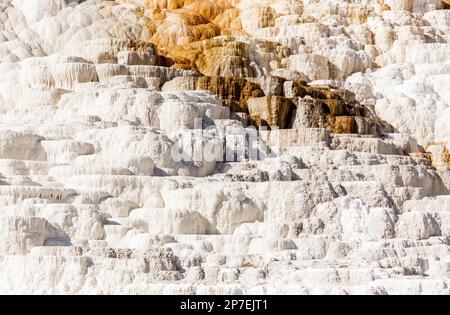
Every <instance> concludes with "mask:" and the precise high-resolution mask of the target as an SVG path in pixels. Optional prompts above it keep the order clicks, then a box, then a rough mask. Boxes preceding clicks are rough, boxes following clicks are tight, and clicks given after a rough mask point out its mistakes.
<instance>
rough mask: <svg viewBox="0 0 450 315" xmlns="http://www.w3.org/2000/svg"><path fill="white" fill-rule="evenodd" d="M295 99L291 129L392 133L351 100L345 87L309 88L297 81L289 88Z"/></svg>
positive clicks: (372, 115) (351, 96)
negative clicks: (293, 119)
mask: <svg viewBox="0 0 450 315" xmlns="http://www.w3.org/2000/svg"><path fill="white" fill-rule="evenodd" d="M292 93H293V94H294V95H296V96H297V97H299V98H298V99H297V116H296V119H295V122H294V126H293V127H294V128H296V127H299V126H302V127H308V128H327V129H329V130H330V131H331V132H333V133H337V134H352V133H353V134H366V135H380V134H381V133H382V132H392V131H393V128H392V126H390V125H388V124H387V123H385V122H382V121H381V120H380V119H379V118H377V117H376V116H375V115H374V114H373V113H372V112H371V111H370V110H369V109H368V108H367V107H365V106H363V105H361V104H359V103H358V102H357V101H356V100H355V95H354V94H353V93H351V92H350V91H348V90H345V89H338V88H333V87H309V86H305V85H304V83H303V82H297V83H296V85H295V86H294V87H293V88H292Z"/></svg>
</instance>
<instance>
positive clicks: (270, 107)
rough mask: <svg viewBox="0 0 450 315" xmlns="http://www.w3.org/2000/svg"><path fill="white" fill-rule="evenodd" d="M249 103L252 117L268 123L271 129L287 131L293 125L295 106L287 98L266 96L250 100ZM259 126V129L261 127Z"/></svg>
mask: <svg viewBox="0 0 450 315" xmlns="http://www.w3.org/2000/svg"><path fill="white" fill-rule="evenodd" d="M247 103H248V111H249V113H250V116H251V117H259V118H260V119H261V120H263V121H266V122H267V124H268V125H269V126H270V127H271V128H274V127H278V128H281V129H286V128H288V127H289V125H290V124H291V121H292V115H293V111H294V109H295V106H294V104H293V103H292V102H291V101H290V100H289V99H287V98H285V97H281V96H266V97H259V98H250V99H249V100H248V102H247ZM260 123H261V122H260ZM257 126H258V127H259V126H260V125H257Z"/></svg>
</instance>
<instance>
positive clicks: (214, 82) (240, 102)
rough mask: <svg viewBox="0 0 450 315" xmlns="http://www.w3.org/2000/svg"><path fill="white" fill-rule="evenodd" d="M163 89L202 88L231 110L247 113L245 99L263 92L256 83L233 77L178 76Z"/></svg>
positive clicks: (262, 94) (261, 94)
mask: <svg viewBox="0 0 450 315" xmlns="http://www.w3.org/2000/svg"><path fill="white" fill-rule="evenodd" d="M163 90H169V91H186V90H191V91H194V90H203V91H210V92H212V93H214V94H216V95H217V96H218V97H219V98H220V99H221V100H222V101H223V102H224V105H225V106H228V107H230V108H231V110H232V111H233V112H242V113H247V114H248V106H247V101H248V99H249V98H251V97H262V96H264V92H263V91H262V90H261V88H260V87H259V85H258V84H256V83H253V82H250V81H247V80H245V79H239V78H233V77H179V78H176V79H175V80H173V81H172V82H169V83H168V84H166V86H165V87H164V88H163Z"/></svg>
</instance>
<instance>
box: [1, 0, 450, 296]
mask: <svg viewBox="0 0 450 315" xmlns="http://www.w3.org/2000/svg"><path fill="white" fill-rule="evenodd" d="M78 2H79V1H66V0H12V1H10V0H5V1H2V3H1V4H0V73H1V76H0V293H16V294H19V293H35V294H38V293H49V294H66V293H68V294H117V293H118V294H291V293H292V294H347V293H349V294H449V293H450V289H449V287H450V280H449V276H450V254H449V252H450V251H449V250H450V241H449V240H450V195H448V193H449V190H448V189H449V188H450V185H449V184H450V176H449V170H448V169H447V166H446V163H445V161H441V160H440V159H439V156H440V154H441V153H442V152H445V150H446V146H447V142H448V141H449V140H450V124H449V121H450V108H449V104H450V103H449V99H450V83H449V82H450V11H449V10H441V9H442V2H441V1H440V0H389V1H388V0H387V1H384V2H385V3H387V4H388V5H389V6H390V7H391V8H392V9H393V10H392V11H384V12H382V11H381V10H380V9H379V7H380V3H381V2H382V1H380V0H355V1H337V0H320V1H317V0H314V1H312V0H304V1H296V0H291V1H288V0H284V1H275V0H272V1H269V0H264V1H263V0H260V1H256V0H241V1H234V3H235V4H236V6H237V7H238V8H239V9H240V10H241V18H242V21H243V28H244V30H245V31H246V32H247V33H248V38H247V39H246V40H248V41H251V40H252V39H267V40H271V41H276V42H280V43H282V44H284V45H287V46H289V47H290V48H291V50H292V54H291V55H290V56H288V57H287V58H284V59H283V60H280V61H279V62H278V61H277V63H278V65H276V66H274V64H272V65H269V64H268V62H267V61H264V60H260V61H259V62H260V64H259V65H258V64H256V65H255V67H256V68H258V69H259V71H261V73H265V74H267V73H270V72H271V71H273V73H274V74H275V73H280V72H282V71H284V72H286V71H287V72H294V71H297V72H300V73H301V74H302V75H303V76H305V77H306V78H307V79H308V80H310V81H315V84H317V85H319V84H323V83H332V84H334V85H338V86H342V87H345V88H347V89H349V90H351V91H353V92H354V93H355V94H356V96H357V98H358V100H359V101H360V102H361V103H363V104H367V105H370V106H373V107H374V109H375V110H376V113H377V114H378V115H379V116H380V117H381V118H382V119H383V120H385V121H387V122H389V123H391V124H392V125H393V126H394V127H395V128H396V130H397V133H396V134H391V135H387V136H386V137H385V138H384V139H377V138H369V137H363V136H362V137H350V136H345V135H340V136H337V135H329V136H330V137H331V138H332V139H331V140H330V141H329V142H328V143H323V141H322V140H323V138H324V137H321V136H320V133H318V134H317V139H315V138H314V137H313V136H311V137H309V141H308V143H304V144H298V145H296V146H294V147H292V146H290V144H289V143H282V148H281V150H280V151H279V154H278V156H275V157H272V158H268V159H265V160H261V161H249V162H236V163H227V164H226V165H222V164H220V165H219V164H218V163H216V162H211V161H206V160H204V161H198V162H195V163H188V162H183V161H182V162H179V161H175V160H174V159H173V156H172V147H173V145H174V143H176V141H177V139H179V138H180V137H181V136H182V135H186V134H190V133H191V132H192V130H191V129H193V127H194V126H193V119H195V118H198V117H201V118H204V119H209V120H213V121H214V122H216V124H217V125H220V124H221V123H222V124H224V123H230V124H234V125H235V126H236V127H235V128H234V129H233V130H234V131H229V132H236V130H235V129H238V131H239V129H242V126H240V125H239V123H238V122H237V121H236V122H224V120H226V119H230V112H229V109H228V108H226V107H223V106H222V103H221V101H220V100H219V99H218V98H217V97H216V96H214V95H213V94H211V93H208V92H202V91H185V92H179V91H177V89H176V86H173V85H171V82H170V81H172V80H183V79H182V78H181V79H175V78H178V77H187V76H194V75H197V74H196V73H193V72H192V71H181V70H174V69H171V68H162V67H158V66H155V65H154V58H153V57H152V55H151V54H149V55H145V56H136V55H130V53H129V52H127V51H126V50H127V49H126V44H125V43H124V41H126V40H129V39H141V40H148V38H147V36H148V34H147V33H146V31H145V28H146V24H145V23H144V22H145V21H142V20H140V19H139V18H137V17H136V15H135V11H134V8H135V7H134V6H135V4H130V3H125V1H112V2H111V1H109V2H108V3H106V2H102V1H98V0H88V1H85V2H83V3H78ZM135 2H139V1H135ZM263 5H266V6H270V7H272V8H273V10H275V11H276V12H277V13H278V14H279V15H280V16H279V17H278V18H277V20H276V24H275V26H273V27H266V28H259V27H258V14H256V13H255V12H259V11H258V8H259V7H261V6H263ZM355 8H363V9H364V10H365V11H366V12H367V15H368V17H367V21H365V22H364V23H356V22H355V23H354V21H352V17H354V16H355V14H354V10H355V12H356V9H355ZM437 9H439V10H437ZM406 10H407V11H406ZM358 12H359V11H358ZM301 14H303V15H304V16H305V15H307V16H310V17H314V18H315V20H316V21H317V22H311V23H304V24H296V20H297V19H298V17H299V15H301ZM118 21H120V23H119V24H121V25H122V26H121V28H120V27H117V24H118ZM119 28H120V29H119ZM111 56H112V57H116V58H117V63H112V62H111V61H110V60H109V58H110V57H111ZM133 60H134V61H133ZM136 60H137V61H136ZM255 60H256V61H255V62H256V63H257V62H258V58H256V57H255ZM134 62H139V63H141V65H132V63H134ZM130 63H131V64H130ZM142 64H143V65H142ZM313 84H314V82H313ZM163 86H164V88H163ZM227 130H229V129H227ZM227 132H228V131H227ZM302 132H307V131H306V130H303V131H302ZM323 132H324V131H323ZM314 134H316V133H314ZM207 138H208V134H207V133H205V134H203V135H202V136H200V138H197V139H196V141H206V140H207ZM325 138H326V137H325ZM417 143H418V144H419V145H421V146H423V147H425V148H427V149H428V146H429V145H430V144H433V145H432V146H430V150H434V151H433V152H434V153H436V154H435V155H433V162H434V163H435V166H436V167H431V166H430V165H429V164H427V161H426V160H424V159H419V158H415V157H413V156H409V155H408V154H404V153H414V152H416V148H417V145H416V144H417ZM433 152H432V153H433ZM243 178H246V179H247V180H243Z"/></svg>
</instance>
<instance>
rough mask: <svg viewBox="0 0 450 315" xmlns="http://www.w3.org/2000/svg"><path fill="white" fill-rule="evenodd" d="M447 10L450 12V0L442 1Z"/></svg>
mask: <svg viewBox="0 0 450 315" xmlns="http://www.w3.org/2000/svg"><path fill="white" fill-rule="evenodd" d="M442 4H443V5H444V9H445V10H450V0H442Z"/></svg>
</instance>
